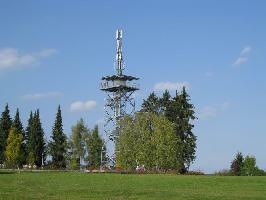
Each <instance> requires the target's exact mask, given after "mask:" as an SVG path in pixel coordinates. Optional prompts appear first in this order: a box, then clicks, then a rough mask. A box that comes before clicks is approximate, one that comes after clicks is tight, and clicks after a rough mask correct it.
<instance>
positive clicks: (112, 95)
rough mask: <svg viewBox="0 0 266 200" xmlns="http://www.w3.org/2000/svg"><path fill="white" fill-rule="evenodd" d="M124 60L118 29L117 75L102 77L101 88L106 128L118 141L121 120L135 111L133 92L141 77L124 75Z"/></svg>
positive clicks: (120, 32) (109, 136)
mask: <svg viewBox="0 0 266 200" xmlns="http://www.w3.org/2000/svg"><path fill="white" fill-rule="evenodd" d="M124 70H125V66H124V60H123V53H122V30H120V29H119V30H117V31H116V63H115V71H116V74H115V75H111V76H105V77H102V82H101V90H102V91H104V92H106V94H107V98H106V100H105V107H104V110H105V125H104V130H105V133H106V135H107V136H108V138H109V140H111V141H113V142H114V145H115V143H116V140H117V138H118V137H119V123H118V122H119V120H120V119H121V118H123V117H124V116H125V115H131V114H132V113H134V111H135V99H134V97H133V93H134V92H135V91H136V90H139V85H137V84H136V83H135V81H136V80H138V79H139V78H137V77H134V76H127V75H124V73H123V72H124Z"/></svg>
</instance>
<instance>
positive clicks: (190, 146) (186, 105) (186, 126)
mask: <svg viewBox="0 0 266 200" xmlns="http://www.w3.org/2000/svg"><path fill="white" fill-rule="evenodd" d="M173 101H174V103H173V105H174V107H173V108H172V110H171V112H172V113H171V116H169V120H170V121H172V122H173V123H175V125H176V126H175V127H176V134H177V136H178V137H179V138H180V140H181V146H182V151H181V152H180V155H178V157H180V159H181V163H182V166H181V173H185V172H186V171H187V170H188V168H189V167H190V165H191V163H192V162H193V161H194V160H195V158H196V156H195V154H196V140H197V137H196V136H195V134H194V133H193V132H192V129H193V127H194V125H193V124H192V121H193V120H195V119H196V117H195V110H194V105H193V104H191V103H190V102H189V101H190V97H189V95H188V93H187V91H186V88H185V87H183V89H182V91H181V93H180V94H178V93H177V92H176V96H175V98H173Z"/></svg>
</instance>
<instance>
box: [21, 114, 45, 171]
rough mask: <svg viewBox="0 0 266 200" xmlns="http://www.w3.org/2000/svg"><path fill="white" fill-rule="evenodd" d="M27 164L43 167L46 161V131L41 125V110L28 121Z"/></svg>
mask: <svg viewBox="0 0 266 200" xmlns="http://www.w3.org/2000/svg"><path fill="white" fill-rule="evenodd" d="M25 140H26V152H27V162H28V163H29V164H31V165H37V167H41V166H42V164H43V162H44V160H45V156H46V155H45V141H44V131H43V128H42V124H41V119H40V113H39V109H38V110H37V111H35V112H34V114H32V112H31V113H30V117H29V120H28V126H27V128H26V134H25Z"/></svg>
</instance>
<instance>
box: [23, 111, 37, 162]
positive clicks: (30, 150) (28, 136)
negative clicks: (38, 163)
mask: <svg viewBox="0 0 266 200" xmlns="http://www.w3.org/2000/svg"><path fill="white" fill-rule="evenodd" d="M25 140H26V160H27V162H28V164H33V163H34V162H35V160H34V155H33V154H34V143H35V142H34V141H35V136H34V133H33V113H32V111H31V112H30V116H29V119H28V125H27V128H26V131H25ZM29 155H31V159H29ZM29 160H31V162H29Z"/></svg>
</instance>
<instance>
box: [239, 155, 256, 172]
mask: <svg viewBox="0 0 266 200" xmlns="http://www.w3.org/2000/svg"><path fill="white" fill-rule="evenodd" d="M241 175H242V176H257V175H260V169H259V168H258V167H257V166H256V158H255V157H254V156H246V157H245V160H244V162H243V167H242V168H241Z"/></svg>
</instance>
